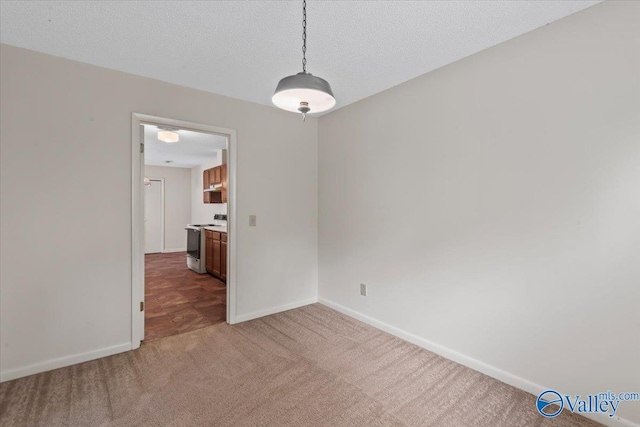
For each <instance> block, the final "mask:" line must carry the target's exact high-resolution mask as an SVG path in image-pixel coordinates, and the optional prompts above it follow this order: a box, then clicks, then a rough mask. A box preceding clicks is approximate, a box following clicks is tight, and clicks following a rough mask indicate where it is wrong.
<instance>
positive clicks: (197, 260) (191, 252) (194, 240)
mask: <svg viewBox="0 0 640 427" xmlns="http://www.w3.org/2000/svg"><path fill="white" fill-rule="evenodd" d="M214 221H215V222H216V223H215V224H189V225H187V227H186V228H185V230H187V267H189V268H190V269H192V270H193V271H195V272H196V273H200V274H204V273H206V272H207V263H206V261H205V260H206V241H205V238H204V233H203V232H202V230H204V228H205V227H219V226H226V225H227V216H226V215H223V214H216V215H215V216H214Z"/></svg>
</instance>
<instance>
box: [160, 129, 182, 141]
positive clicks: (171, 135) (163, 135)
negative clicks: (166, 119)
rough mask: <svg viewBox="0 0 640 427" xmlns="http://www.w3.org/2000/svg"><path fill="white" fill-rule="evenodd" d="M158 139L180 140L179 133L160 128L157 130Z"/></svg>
mask: <svg viewBox="0 0 640 427" xmlns="http://www.w3.org/2000/svg"><path fill="white" fill-rule="evenodd" d="M158 139H159V140H160V141H162V142H178V141H180V135H178V133H177V132H171V131H170V130H161V131H158Z"/></svg>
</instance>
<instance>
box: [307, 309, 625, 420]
mask: <svg viewBox="0 0 640 427" xmlns="http://www.w3.org/2000/svg"><path fill="white" fill-rule="evenodd" d="M318 302H319V303H320V304H323V305H326V306H327V307H330V308H332V309H334V310H336V311H339V312H340V313H343V314H346V315H347V316H349V317H353V318H354V319H358V320H360V321H362V322H364V323H366V324H368V325H371V326H373V327H374V328H377V329H380V330H382V331H385V332H388V333H390V334H391V335H395V336H396V337H398V338H401V339H403V340H405V341H408V342H410V343H412V344H415V345H417V346H419V347H422V348H424V349H426V350H429V351H431V352H433V353H436V354H438V355H440V356H442V357H445V358H447V359H449V360H452V361H454V362H456V363H459V364H461V365H464V366H466V367H469V368H471V369H473V370H476V371H478V372H481V373H483V374H485V375H488V376H490V377H492V378H495V379H497V380H499V381H502V382H504V383H506V384H509V385H511V386H513V387H516V388H518V389H520V390H524V391H526V392H528V393H531V394H533V395H534V396H538V395H539V394H540V393H542V392H543V391H545V390H549V389H550V388H551V387H543V386H541V385H539V384H536V383H534V382H532V381H529V380H527V379H525V378H522V377H519V376H517V375H514V374H512V373H510V372H507V371H503V370H502V369H499V368H496V367H495V366H492V365H489V364H487V363H484V362H481V361H479V360H477V359H474V358H472V357H469V356H466V355H464V354H462V353H458V352H457V351H455V350H452V349H450V348H448V347H445V346H443V345H440V344H437V343H434V342H433V341H429V340H427V339H424V338H422V337H419V336H417V335H414V334H412V333H410V332H406V331H404V330H402V329H400V328H396V327H395V326H391V325H389V324H388V323H384V322H381V321H379V320H376V319H374V318H373V317H370V316H367V315H366V314H362V313H360V312H358V311H355V310H352V309H350V308H347V307H345V306H343V305H340V304H338V303H335V302H333V301H330V300H328V299H325V298H318ZM631 403H634V402H631ZM580 415H581V416H583V417H586V418H589V419H592V420H594V421H597V422H599V423H602V424H604V425H607V426H611V427H633V426H636V427H637V426H638V424H636V423H634V422H632V421H629V420H627V419H625V418H620V417H618V416H616V417H614V418H609V417H607V416H602V415H598V414H580ZM541 418H542V417H541Z"/></svg>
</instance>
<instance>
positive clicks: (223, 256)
mask: <svg viewBox="0 0 640 427" xmlns="http://www.w3.org/2000/svg"><path fill="white" fill-rule="evenodd" d="M220 278H221V279H222V280H223V281H225V282H226V281H227V242H220Z"/></svg>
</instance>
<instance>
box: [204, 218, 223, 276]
mask: <svg viewBox="0 0 640 427" xmlns="http://www.w3.org/2000/svg"><path fill="white" fill-rule="evenodd" d="M204 234H205V239H206V242H205V243H206V246H205V250H206V254H205V257H206V266H207V273H211V274H212V275H214V276H215V277H217V278H218V279H220V280H223V281H226V280H227V233H220V232H218V231H211V230H205V233H204Z"/></svg>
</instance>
